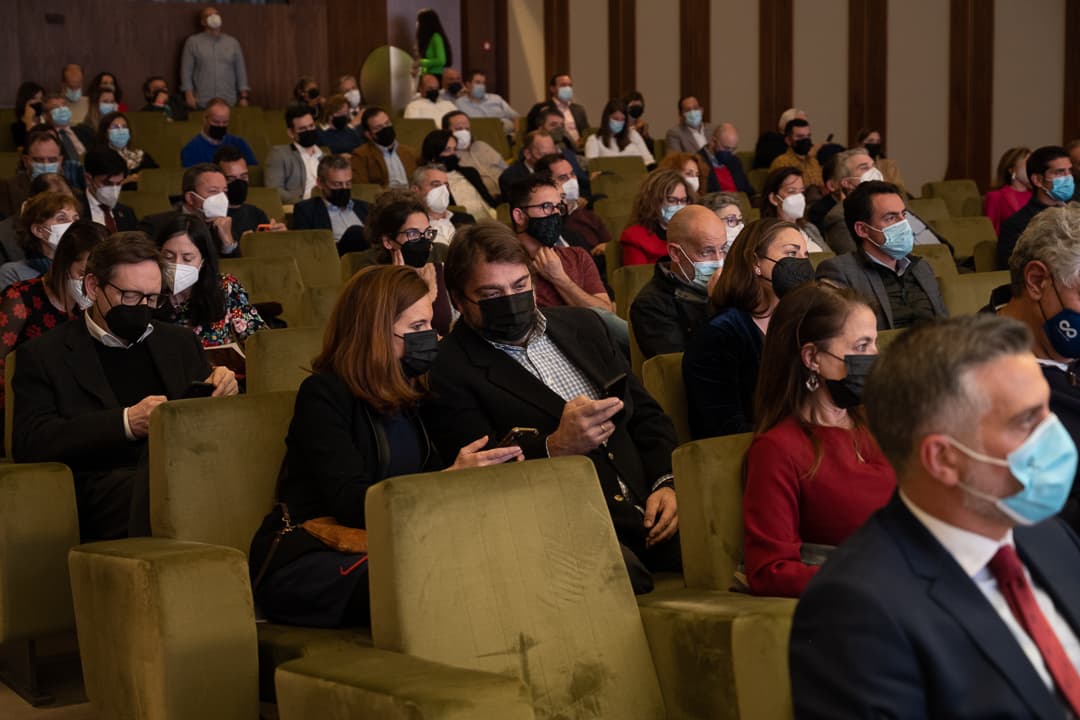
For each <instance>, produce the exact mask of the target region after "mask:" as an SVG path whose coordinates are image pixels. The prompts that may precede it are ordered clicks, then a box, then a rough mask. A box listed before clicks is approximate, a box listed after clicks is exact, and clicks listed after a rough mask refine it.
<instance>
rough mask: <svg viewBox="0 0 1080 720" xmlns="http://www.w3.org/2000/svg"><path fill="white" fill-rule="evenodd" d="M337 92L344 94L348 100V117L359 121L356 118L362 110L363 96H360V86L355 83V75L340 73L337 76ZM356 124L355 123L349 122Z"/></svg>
mask: <svg viewBox="0 0 1080 720" xmlns="http://www.w3.org/2000/svg"><path fill="white" fill-rule="evenodd" d="M337 91H338V94H340V95H344V96H345V99H346V100H348V102H349V117H350V118H352V119H355V120H356V122H357V123H359V120H358V118H359V117H360V114H361V113H362V112H363V111H364V106H363V98H362V97H361V96H360V86H359V85H357V84H356V76H355V75H342V76H341V77H339V78H338V83H337ZM351 124H356V123H351Z"/></svg>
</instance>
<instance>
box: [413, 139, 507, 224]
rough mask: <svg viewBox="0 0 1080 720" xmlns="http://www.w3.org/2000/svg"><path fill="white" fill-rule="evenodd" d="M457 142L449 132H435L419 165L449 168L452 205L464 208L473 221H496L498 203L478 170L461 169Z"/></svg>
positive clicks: (425, 145)
mask: <svg viewBox="0 0 1080 720" xmlns="http://www.w3.org/2000/svg"><path fill="white" fill-rule="evenodd" d="M456 153H457V138H455V137H454V134H453V133H452V132H450V131H449V130H433V131H432V132H430V133H428V134H427V136H426V137H425V138H424V144H423V145H422V146H421V150H420V164H421V165H430V164H431V163H438V164H440V165H442V166H443V167H444V168H446V177H447V180H448V181H449V183H450V204H451V205H457V206H459V207H463V208H465V212H467V213H469V214H470V215H472V216H473V217H479V218H488V219H494V218H495V206H496V205H498V202H497V201H496V200H495V198H494V197H492V196H491V193H489V192H488V189H487V186H486V185H484V181H483V180H482V179H481V178H480V173H479V172H477V171H476V169H475V168H471V167H465V166H463V165H461V163H460V161H459V160H458V156H457V154H456Z"/></svg>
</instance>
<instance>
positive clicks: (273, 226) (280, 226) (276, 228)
mask: <svg viewBox="0 0 1080 720" xmlns="http://www.w3.org/2000/svg"><path fill="white" fill-rule="evenodd" d="M268 225H270V227H269V228H268V229H267V230H266V232H285V231H286V230H288V229H289V228H287V227H285V223H280V222H278V221H277V218H270V222H269V223H268Z"/></svg>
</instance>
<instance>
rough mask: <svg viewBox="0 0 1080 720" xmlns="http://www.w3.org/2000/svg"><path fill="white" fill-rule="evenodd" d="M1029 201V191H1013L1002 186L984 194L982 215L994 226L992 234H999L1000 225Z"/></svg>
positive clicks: (1008, 187) (1006, 186)
mask: <svg viewBox="0 0 1080 720" xmlns="http://www.w3.org/2000/svg"><path fill="white" fill-rule="evenodd" d="M1029 200H1031V191H1030V190H1023V191H1021V190H1013V189H1012V187H1010V186H1008V185H1003V186H1001V187H999V188H997V189H996V190H991V191H990V192H988V193H986V197H985V198H983V215H986V217H988V218H990V222H991V223H993V225H994V232H1001V223H1003V222H1005V220H1007V219H1008V217H1009V216H1010V215H1012V214H1013V213H1015V212H1016V211H1017V210H1019V209H1020V208H1022V207H1024V206H1025V205H1027V204H1028V201H1029Z"/></svg>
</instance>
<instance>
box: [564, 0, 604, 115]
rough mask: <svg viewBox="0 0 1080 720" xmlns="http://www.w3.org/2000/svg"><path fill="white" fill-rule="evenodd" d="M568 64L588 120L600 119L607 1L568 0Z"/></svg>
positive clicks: (575, 96)
mask: <svg viewBox="0 0 1080 720" xmlns="http://www.w3.org/2000/svg"><path fill="white" fill-rule="evenodd" d="M570 18H571V22H570V67H571V68H573V71H572V72H573V77H574V99H575V100H577V101H578V102H579V103H581V104H582V105H583V106H584V107H585V111H586V112H587V113H588V114H589V122H591V123H592V124H593V125H598V124H599V123H600V113H601V112H602V111H603V109H604V105H605V104H606V103H607V101H608V100H610V98H609V97H608V56H609V54H610V53H609V52H608V47H609V45H608V4H607V3H606V2H600V1H599V0H570Z"/></svg>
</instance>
